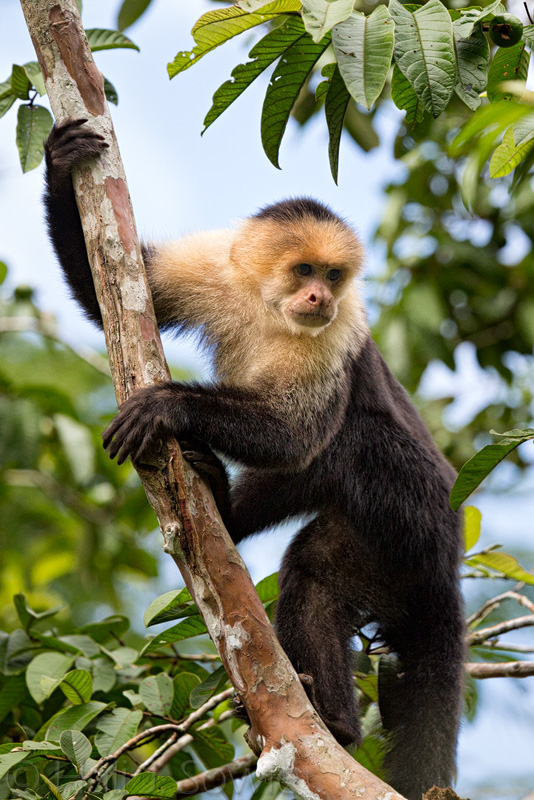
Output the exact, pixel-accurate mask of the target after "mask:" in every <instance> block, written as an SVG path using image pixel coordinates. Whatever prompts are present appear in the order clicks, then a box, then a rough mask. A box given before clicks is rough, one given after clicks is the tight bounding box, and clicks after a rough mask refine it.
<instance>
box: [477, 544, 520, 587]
mask: <svg viewBox="0 0 534 800" xmlns="http://www.w3.org/2000/svg"><path fill="white" fill-rule="evenodd" d="M466 564H468V565H469V566H474V567H476V566H479V565H482V566H485V567H490V568H491V569H494V570H497V572H502V573H503V574H504V575H506V577H507V578H512V579H513V580H515V581H523V582H524V583H527V584H529V585H530V586H534V575H532V573H531V572H527V571H526V569H523V567H522V566H521V564H520V563H519V562H518V561H517V559H516V558H514V557H513V556H510V555H508V553H503V552H501V551H491V552H489V553H477V554H476V555H474V556H470V557H469V558H468V559H466Z"/></svg>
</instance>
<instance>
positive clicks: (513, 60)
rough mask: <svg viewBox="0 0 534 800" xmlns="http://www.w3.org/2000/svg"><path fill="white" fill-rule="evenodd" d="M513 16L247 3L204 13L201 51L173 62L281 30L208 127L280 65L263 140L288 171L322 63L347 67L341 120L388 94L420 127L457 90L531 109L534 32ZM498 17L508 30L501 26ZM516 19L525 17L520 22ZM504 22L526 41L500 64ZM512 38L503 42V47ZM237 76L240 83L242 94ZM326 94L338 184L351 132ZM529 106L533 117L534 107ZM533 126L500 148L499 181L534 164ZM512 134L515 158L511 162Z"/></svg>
mask: <svg viewBox="0 0 534 800" xmlns="http://www.w3.org/2000/svg"><path fill="white" fill-rule="evenodd" d="M503 11H504V6H503V5H502V4H501V3H500V2H499V0H495V2H493V3H491V4H490V5H488V6H486V7H485V8H483V9H480V7H478V6H469V7H466V8H460V9H457V8H455V9H453V10H449V9H447V7H446V6H445V5H444V4H443V3H442V2H441V0H428V2H426V3H425V4H424V5H418V4H407V5H402V4H401V3H400V2H398V0H390V2H389V5H388V7H387V8H386V6H383V5H379V6H377V7H376V8H375V9H374V10H373V11H372V12H371V13H370V14H367V15H366V14H364V13H362V12H361V11H358V10H353V8H352V4H351V3H347V0H331V2H327V1H326V0H303V1H302V3H301V2H300V0H275V2H267V0H239V2H238V3H237V5H235V6H231V7H230V8H223V9H216V10H214V11H209V12H208V13H206V14H204V15H203V16H202V17H201V18H200V19H199V20H198V22H197V23H196V24H195V26H194V27H193V30H192V34H193V38H194V40H195V47H194V48H193V50H191V51H180V52H179V53H178V54H177V56H176V58H175V59H174V61H172V62H171V63H170V64H169V65H168V71H169V75H170V77H171V78H174V77H175V76H176V75H178V74H179V73H181V72H182V71H183V70H185V69H189V68H190V67H192V66H193V65H194V64H195V63H197V62H198V61H199V60H200V59H201V58H202V57H203V56H205V55H206V54H207V53H209V52H211V51H212V50H213V49H214V48H216V47H219V46H220V45H222V44H224V43H225V42H227V41H228V40H229V39H231V38H233V37H234V36H236V35H239V34H240V33H243V32H244V31H248V30H250V29H251V28H254V27H257V26H258V25H262V24H265V23H270V25H271V27H273V26H274V31H271V32H270V33H267V35H266V36H264V38H263V39H261V40H260V41H259V42H257V44H256V45H255V46H254V48H253V49H252V50H251V52H250V56H249V57H250V58H251V59H252V60H251V61H248V62H246V63H245V64H240V65H238V66H237V67H236V68H235V69H234V71H233V73H232V78H231V79H230V80H229V81H227V82H226V83H224V84H223V85H222V86H221V87H220V88H219V89H218V90H217V91H216V93H215V96H214V101H213V105H212V107H211V109H210V110H209V111H208V114H207V116H206V119H205V121H204V124H205V128H207V127H208V126H209V125H211V123H212V122H213V121H214V120H215V119H216V118H217V117H218V116H220V114H221V113H222V112H223V111H224V110H226V109H227V108H228V106H229V105H231V103H233V102H234V100H235V99H236V98H237V97H238V96H239V95H240V94H241V93H242V92H243V91H244V89H245V88H247V86H249V85H250V84H251V83H252V81H253V80H255V78H256V77H257V76H258V75H259V74H260V73H261V72H262V71H264V70H265V69H267V67H269V66H270V65H271V64H272V63H273V61H274V60H276V59H278V65H277V66H276V67H275V70H274V72H273V74H272V76H271V79H270V82H269V86H268V88H267V92H266V95H265V100H264V104H263V110H262V119H261V134H262V142H263V147H264V150H265V153H266V155H267V156H268V158H269V159H270V161H271V162H272V163H273V164H274V165H275V166H279V149H280V144H281V140H282V137H283V133H284V130H285V127H286V124H287V121H288V118H289V115H290V113H291V111H292V109H293V108H294V107H295V106H298V105H299V101H300V98H301V92H302V89H303V87H305V85H306V84H307V83H308V81H309V80H310V78H311V76H312V75H313V72H314V70H315V67H316V64H317V62H318V60H319V59H321V61H320V63H321V66H322V67H324V65H325V64H329V65H330V64H332V65H337V69H336V70H335V71H334V70H333V69H332V70H330V71H329V73H328V79H329V80H330V79H331V78H332V76H334V75H335V76H336V78H337V80H338V85H337V86H336V89H335V94H336V97H339V83H341V84H342V85H343V88H344V94H343V100H342V102H340V101H338V106H337V107H338V108H340V109H342V112H341V120H342V119H343V116H344V114H345V112H346V109H347V107H348V102H349V99H350V98H352V99H353V100H354V101H356V102H357V103H359V104H360V105H362V106H363V107H364V108H365V109H370V108H371V107H372V106H373V104H375V103H377V101H379V99H380V98H381V97H387V95H388V92H389V91H390V92H391V97H392V99H393V101H394V102H395V104H396V105H397V106H398V107H399V108H400V109H402V110H405V111H406V119H407V122H408V123H409V124H414V123H416V122H417V123H420V122H421V121H422V119H423V118H424V116H425V115H431V116H432V117H438V116H439V115H440V114H442V113H443V112H444V111H445V109H447V108H448V106H449V104H450V102H451V99H452V98H453V95H454V93H456V95H457V96H458V97H459V98H460V99H461V100H462V101H463V102H464V103H465V104H466V106H467V107H468V108H469V109H471V111H475V110H476V109H477V108H478V106H480V104H481V102H482V101H481V95H482V94H483V93H485V92H487V97H488V99H489V100H490V101H491V102H498V101H499V100H500V99H502V98H503V97H504V98H506V100H507V101H508V103H509V104H510V105H513V106H520V102H517V101H516V100H515V98H514V94H513V93H515V94H519V95H520V96H521V102H523V103H525V102H530V98H529V97H527V96H526V95H524V93H523V89H524V82H525V80H526V72H527V69H528V63H529V59H530V53H529V50H528V49H527V48H529V49H530V46H531V43H532V37H531V35H530V30H529V29H530V27H532V26H526V27H525V30H524V32H523V28H522V24H521V22H520V20H517V19H516V18H512V17H511V15H505V17H506V19H505V17H503ZM494 18H495V19H496V20H497V23H499V24H498V25H497V24H493V20H494ZM508 18H511V19H512V20H515V22H514V23H513V25H510V19H508ZM503 20H504V21H503ZM503 25H504V26H505V27H506V30H508V28H510V29H511V30H512V29H513V37H517V40H518V41H517V43H515V44H513V46H511V47H510V38H509V37H507V38H506V37H504V38H506V43H505V45H503V48H497V49H496V51H495V52H494V54H493V57H492V55H491V51H490V44H489V36H488V31H489V30H490V28H491V33H492V35H495V30H497V28H498V29H499V30H501V29H503ZM279 26H280V27H281V28H282V29H290V30H291V31H292V32H293V35H294V37H295V38H294V39H291V38H287V37H286V38H285V39H280V36H279V34H277V30H278V28H279ZM522 33H523V34H524V35H523V38H522V39H520V36H521V34H522ZM299 34H300V35H299ZM504 38H503V36H501V40H502V41H504ZM273 41H276V42H277V43H278V50H276V49H273V46H272V44H273ZM504 47H505V48H506V49H504ZM392 66H393V74H392V77H391V78H390V74H391V68H392ZM237 77H239V79H240V83H239V88H238V90H236V89H237V87H236V85H235V84H236V81H235V79H236V78H237ZM511 83H512V84H513V86H512V87H511V86H510V84H511ZM503 84H505V88H503ZM332 88H333V84H332ZM507 92H508V93H507ZM510 92H512V94H511V93H510ZM325 94H326V93H325V91H322V92H321V93H320V95H319V96H317V95H316V97H315V100H316V102H319V101H322V99H323V98H324V99H325V112H326V118H327V123H328V130H329V136H330V143H329V156H330V165H331V169H332V174H333V177H334V179H335V180H337V169H338V154H339V143H340V138H341V130H342V125H341V124H336V125H331V124H330V120H329V117H331V113H330V114H329V110H328V94H326V97H325ZM520 107H521V108H524V109H525V111H528V110H529V106H528V105H526V106H520ZM311 113H313V111H312V112H311ZM533 121H534V116H533V115H532V114H530V115H529V114H526V115H525V116H524V118H523V125H522V128H521V130H520V131H518V130H516V128H515V127H513V126H510V127H509V128H508V130H507V132H506V133H505V139H504V140H503V144H502V145H500V146H501V147H504V146H505V145H506V152H503V150H502V149H501V150H498V147H497V151H498V152H497V151H496V155H495V164H494V167H493V172H494V174H495V175H496V176H498V175H504V174H508V172H511V171H512V170H514V169H515V168H516V167H518V166H519V165H520V164H521V163H522V162H523V161H524V159H526V158H527V156H528V155H529V153H530V151H531V149H532V146H533V143H534V127H533V124H532V123H533ZM273 128H274V129H275V132H274V134H273ZM506 137H508V138H506ZM511 137H512V138H513V142H512V148H511V149H512V150H513V155H512V156H511V157H510V152H509V151H510V139H511ZM354 138H357V137H356V136H355V137H354ZM489 155H490V153H488V154H487V156H486V158H487V157H489ZM485 160H486V159H484V161H485ZM484 161H482V162H481V164H483V163H484ZM504 162H506V163H504ZM520 177H521V176H520Z"/></svg>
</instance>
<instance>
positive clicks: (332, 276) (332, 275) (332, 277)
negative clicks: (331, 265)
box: [326, 269, 341, 281]
mask: <svg viewBox="0 0 534 800" xmlns="http://www.w3.org/2000/svg"><path fill="white" fill-rule="evenodd" d="M326 277H327V278H328V280H329V281H338V280H339V279H340V278H341V270H340V269H329V270H328V272H327V273H326Z"/></svg>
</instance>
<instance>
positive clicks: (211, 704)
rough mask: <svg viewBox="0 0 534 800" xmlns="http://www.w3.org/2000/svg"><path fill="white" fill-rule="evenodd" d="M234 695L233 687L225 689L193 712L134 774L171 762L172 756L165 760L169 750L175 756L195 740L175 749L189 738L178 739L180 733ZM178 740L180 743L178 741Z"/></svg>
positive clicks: (210, 720)
mask: <svg viewBox="0 0 534 800" xmlns="http://www.w3.org/2000/svg"><path fill="white" fill-rule="evenodd" d="M233 693H234V688H233V687H232V688H231V689H225V690H224V692H219V694H216V695H213V697H210V699H209V700H207V701H206V702H205V703H204V704H203V705H201V706H200V708H197V710H196V711H193V713H192V714H190V715H189V716H188V717H187V718H186V719H185V720H184V721H183V722H182V723H181V724H180V730H179V731H175V732H174V733H173V735H172V736H169V738H168V739H167V741H166V742H164V743H163V744H162V745H161V747H159V748H158V749H157V750H155V751H154V752H153V753H151V755H150V756H149V757H148V758H147V759H146V760H145V761H144V762H143V763H142V764H140V765H139V767H138V768H137V769H136V771H135V773H134V774H135V775H138V774H139V773H140V772H146V770H148V769H149V768H151V767H152V764H153V763H154V762H156V761H157V762H158V763H159V761H160V760H162V763H163V764H166V763H167V762H168V761H169V760H170V758H172V755H171V756H170V757H169V758H165V757H166V755H167V750H168V749H169V748H171V747H172V748H173V752H172V754H174V753H176V752H178V750H181V749H182V748H183V747H186V746H187V744H189V741H192V740H193V737H191V738H190V740H188V741H187V742H186V743H185V744H182V745H181V746H180V747H179V748H178V749H174V747H176V745H178V744H179V743H180V742H182V740H183V739H185V738H187V736H181V737H180V739H178V735H179V733H181V734H185V732H186V731H187V730H188V729H189V728H190V727H191V725H194V723H195V722H198V720H199V719H202V717H203V716H204V714H206V713H207V712H208V711H211V709H212V708H215V707H216V706H218V705H219V703H222V702H224V700H228V698H229V697H231V696H232V695H233ZM232 713H233V712H232ZM208 722H209V723H210V724H214V720H213V719H209V720H208ZM204 727H205V726H204V725H201V726H200V728H199V730H203V729H204ZM177 739H178V741H176V740H177ZM175 743H176V744H175ZM151 771H152V772H159V769H157V770H154V769H151Z"/></svg>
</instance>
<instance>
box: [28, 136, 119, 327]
mask: <svg viewBox="0 0 534 800" xmlns="http://www.w3.org/2000/svg"><path fill="white" fill-rule="evenodd" d="M75 122H76V123H77V124H78V126H79V125H80V124H82V125H83V122H84V121H80V120H77V121H75ZM73 124H74V123H73V121H72V120H68V121H67V122H66V123H63V124H62V125H56V126H55V127H54V128H53V130H52V133H51V134H50V137H49V139H48V141H47V143H46V144H45V160H46V173H45V194H44V203H45V207H46V218H47V222H48V230H49V233H50V238H51V239H52V244H53V245H54V249H55V251H56V253H57V256H58V258H59V262H60V264H61V266H62V268H63V272H64V275H65V277H66V279H67V281H68V283H69V286H70V289H71V291H72V294H73V295H74V297H75V299H76V300H77V301H78V302H79V303H80V305H81V306H82V308H83V309H84V310H85V312H86V314H87V316H88V317H89V318H90V319H92V320H94V321H95V322H97V323H98V324H99V325H100V326H102V317H101V314H100V308H99V305H98V301H97V299H96V292H95V287H94V284H93V276H92V274H91V268H90V266H89V260H88V258H87V250H86V247H85V239H84V235H83V228H82V223H81V220H80V213H79V211H78V206H77V205H76V197H75V195H74V188H73V185H72V167H73V165H74V164H75V163H78V162H79V161H81V160H83V159H84V158H85V159H86V158H88V157H91V156H94V155H97V154H98V153H100V152H101V151H102V149H105V148H106V147H107V146H108V145H107V144H106V143H105V142H104V140H103V137H102V136H100V135H99V134H97V133H94V132H93V131H91V130H90V129H85V128H82V129H81V131H79V130H78V133H77V137H78V138H77V140H76V142H74V140H73V138H72V130H73Z"/></svg>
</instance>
